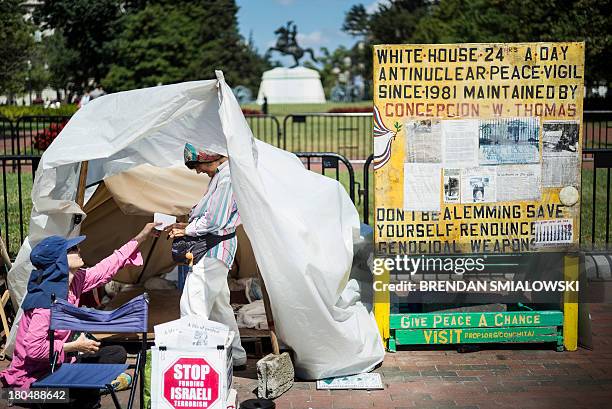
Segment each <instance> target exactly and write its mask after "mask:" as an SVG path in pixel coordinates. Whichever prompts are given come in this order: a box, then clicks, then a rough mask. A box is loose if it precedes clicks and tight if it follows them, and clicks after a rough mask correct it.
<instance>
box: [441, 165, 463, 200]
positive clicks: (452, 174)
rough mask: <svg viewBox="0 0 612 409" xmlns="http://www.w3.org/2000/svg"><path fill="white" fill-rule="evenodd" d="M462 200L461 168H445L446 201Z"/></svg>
mask: <svg viewBox="0 0 612 409" xmlns="http://www.w3.org/2000/svg"><path fill="white" fill-rule="evenodd" d="M460 201H461V169H444V203H459V202H460Z"/></svg>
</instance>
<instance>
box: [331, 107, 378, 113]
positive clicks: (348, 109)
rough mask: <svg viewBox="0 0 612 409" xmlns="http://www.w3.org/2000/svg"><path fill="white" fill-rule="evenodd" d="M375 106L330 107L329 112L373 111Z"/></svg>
mask: <svg viewBox="0 0 612 409" xmlns="http://www.w3.org/2000/svg"><path fill="white" fill-rule="evenodd" d="M372 110H373V108H372V107H338V108H332V109H330V110H329V111H327V112H329V113H330V114H347V113H354V112H370V113H371V112H372Z"/></svg>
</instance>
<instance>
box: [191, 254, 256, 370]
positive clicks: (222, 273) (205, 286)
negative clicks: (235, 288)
mask: <svg viewBox="0 0 612 409" xmlns="http://www.w3.org/2000/svg"><path fill="white" fill-rule="evenodd" d="M228 271H229V269H228V268H227V266H226V265H225V264H223V262H222V261H221V260H218V259H216V258H210V257H203V258H202V259H201V260H200V261H199V262H198V263H197V264H195V265H194V266H193V271H192V272H191V273H189V274H187V278H186V279H185V287H184V288H183V294H182V295H181V317H184V316H185V315H198V316H201V317H205V318H207V319H209V320H211V321H216V322H220V323H222V324H225V325H227V326H228V327H229V329H230V330H231V331H234V333H235V334H236V336H235V337H234V341H233V342H232V356H233V359H234V365H244V364H246V351H245V350H244V348H243V347H242V344H241V343H240V332H239V331H238V324H236V318H235V317H234V311H233V310H232V307H231V305H230V290H229V287H228V285H227V273H228Z"/></svg>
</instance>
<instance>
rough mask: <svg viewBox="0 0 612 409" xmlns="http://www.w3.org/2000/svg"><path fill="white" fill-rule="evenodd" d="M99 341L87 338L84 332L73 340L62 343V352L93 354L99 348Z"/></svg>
mask: <svg viewBox="0 0 612 409" xmlns="http://www.w3.org/2000/svg"><path fill="white" fill-rule="evenodd" d="M99 347H100V343H99V342H97V341H94V340H93V339H89V338H87V337H86V336H85V334H81V335H80V336H79V337H78V338H77V339H76V340H75V341H72V342H66V343H65V344H64V352H82V353H84V354H94V353H96V352H98V350H99V349H100V348H99Z"/></svg>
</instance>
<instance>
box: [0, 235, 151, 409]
mask: <svg viewBox="0 0 612 409" xmlns="http://www.w3.org/2000/svg"><path fill="white" fill-rule="evenodd" d="M155 226H156V224H155V223H148V224H147V225H146V226H145V227H144V228H143V229H142V231H141V232H140V233H138V235H136V237H134V238H133V239H132V240H130V241H129V242H127V243H126V244H124V245H123V246H122V247H121V248H119V249H118V250H115V251H114V253H113V254H111V255H110V256H108V257H107V258H105V259H104V260H102V261H100V262H99V263H98V264H96V265H95V266H93V267H91V268H88V269H84V268H83V266H84V263H83V260H82V259H81V255H80V252H79V247H78V245H79V243H81V242H82V241H83V240H85V236H79V237H75V238H71V239H65V238H63V237H59V236H50V237H47V238H45V239H44V240H42V241H41V242H40V243H38V245H36V247H34V248H33V249H32V252H31V253H30V260H31V261H32V264H33V265H34V267H35V270H34V271H32V273H31V274H30V280H29V282H28V293H27V294H26V296H25V298H24V299H23V302H22V304H21V308H22V309H23V317H22V318H21V321H20V322H19V329H18V330H17V337H16V343H15V351H14V352H13V360H12V362H11V365H10V366H9V367H8V368H6V369H5V370H4V371H2V372H0V386H4V387H13V388H24V389H25V388H29V386H30V385H31V384H32V383H34V382H36V381H37V380H38V379H40V378H42V377H43V376H45V375H46V374H48V373H49V372H50V370H51V367H50V363H49V325H50V320H51V310H50V307H51V295H55V297H56V298H62V299H64V300H67V301H68V302H69V303H71V304H74V305H78V304H79V299H80V297H81V294H82V293H84V292H87V291H89V290H91V289H93V288H96V287H99V286H101V285H104V284H106V283H108V282H109V281H111V280H112V278H113V276H114V275H115V274H116V273H117V272H118V271H119V270H120V269H122V268H123V267H126V266H140V265H142V264H143V260H142V255H141V254H140V251H139V250H138V247H139V246H140V244H141V243H142V242H144V241H145V240H146V239H147V237H148V236H150V235H153V236H154V235H158V233H157V232H156V231H155V230H154V229H153V228H154V227H155ZM70 335H71V331H59V330H56V331H55V333H54V336H55V343H54V350H55V351H57V352H59V358H58V362H59V363H60V364H61V363H62V362H70V361H76V360H78V361H81V362H90V363H106V364H109V363H125V361H126V358H127V354H126V351H125V349H124V348H123V347H122V346H118V345H115V346H105V347H100V343H99V342H96V341H94V340H91V339H88V338H86V337H85V336H84V335H83V334H81V336H80V337H79V338H78V339H76V340H74V341H70V342H68V339H69V338H70ZM73 353H77V354H80V355H78V358H77V357H74V356H71V355H72V354H73ZM86 398H87V399H85V401H81V402H79V404H78V407H79V408H87V407H95V406H96V404H97V402H98V401H99V396H98V395H97V393H95V396H86Z"/></svg>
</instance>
